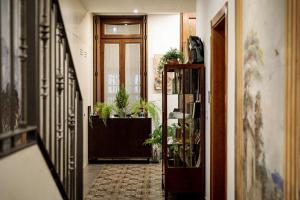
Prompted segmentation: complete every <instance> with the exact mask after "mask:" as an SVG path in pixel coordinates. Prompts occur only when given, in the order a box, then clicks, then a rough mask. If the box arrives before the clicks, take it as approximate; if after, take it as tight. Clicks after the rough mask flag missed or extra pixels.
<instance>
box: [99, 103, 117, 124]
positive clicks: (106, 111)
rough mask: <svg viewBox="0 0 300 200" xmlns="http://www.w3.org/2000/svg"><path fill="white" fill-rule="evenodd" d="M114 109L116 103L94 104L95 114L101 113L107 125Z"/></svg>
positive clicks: (100, 116) (100, 115)
mask: <svg viewBox="0 0 300 200" xmlns="http://www.w3.org/2000/svg"><path fill="white" fill-rule="evenodd" d="M113 110H114V105H112V104H107V103H101V102H97V103H96V105H95V106H94V115H99V118H101V119H102V121H103V123H104V125H105V126H106V125H107V119H108V118H110V115H111V113H112V112H113Z"/></svg>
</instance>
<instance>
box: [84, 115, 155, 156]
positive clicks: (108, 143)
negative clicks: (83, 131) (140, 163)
mask: <svg viewBox="0 0 300 200" xmlns="http://www.w3.org/2000/svg"><path fill="white" fill-rule="evenodd" d="M90 123H91V124H90V125H89V138H88V154H89V155H88V158H89V161H93V160H97V159H127V158H145V159H149V158H151V157H152V147H151V146H150V145H144V144H143V143H144V142H145V140H146V139H147V138H149V136H150V134H151V118H111V119H107V125H106V126H105V125H104V123H103V121H102V119H100V118H99V117H98V116H92V117H91V122H90Z"/></svg>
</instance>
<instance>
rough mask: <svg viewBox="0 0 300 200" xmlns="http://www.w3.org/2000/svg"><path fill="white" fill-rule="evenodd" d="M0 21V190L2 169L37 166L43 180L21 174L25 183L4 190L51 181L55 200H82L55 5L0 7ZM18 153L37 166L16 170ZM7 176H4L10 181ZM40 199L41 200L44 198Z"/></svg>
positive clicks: (49, 1)
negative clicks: (27, 179)
mask: <svg viewBox="0 0 300 200" xmlns="http://www.w3.org/2000/svg"><path fill="white" fill-rule="evenodd" d="M0 21H1V31H0V36H1V41H0V46H1V49H0V52H1V57H0V64H1V65H0V91H1V96H0V122H1V123H0V186H1V185H6V186H8V185H9V184H5V183H4V179H2V177H1V176H2V175H3V176H4V175H5V174H6V173H3V172H4V169H6V170H7V169H8V168H2V166H9V165H8V164H7V163H10V162H8V161H9V160H13V161H14V162H11V163H10V165H12V166H11V169H12V170H17V171H18V170H22V167H20V166H21V165H24V166H27V168H26V169H31V168H34V167H35V166H38V165H40V167H39V169H41V170H44V169H43V167H42V166H44V167H46V168H47V171H48V172H49V173H48V175H49V176H48V175H47V173H43V175H44V176H40V177H35V176H36V175H38V174H39V173H38V172H33V171H30V170H27V171H26V170H25V169H24V172H23V174H24V175H27V178H30V177H32V180H31V179H29V180H31V181H30V182H29V183H28V182H24V180H23V179H21V177H22V176H20V180H18V181H16V182H15V183H13V182H10V183H11V184H12V185H11V186H12V187H13V186H14V184H16V185H18V184H22V181H23V182H24V183H23V184H33V185H34V184H38V183H37V180H38V179H36V178H43V179H45V180H44V181H50V180H48V179H49V178H51V181H52V182H53V183H54V185H55V186H56V192H58V193H59V197H58V196H55V197H57V198H58V199H82V198H83V194H82V188H83V185H82V179H83V178H82V169H83V163H82V160H83V152H82V151H83V144H82V141H83V133H82V132H83V127H82V126H83V118H82V117H83V110H82V109H83V108H82V96H81V92H80V88H79V84H78V80H77V76H76V70H75V68H74V64H73V59H72V55H71V51H70V47H69V43H68V39H67V37H66V31H65V28H64V23H63V19H62V16H61V10H60V6H59V3H58V0H1V2H0ZM29 149H31V150H32V149H35V150H34V151H29ZM26 152H27V154H28V152H32V154H31V156H30V154H29V155H27V154H26V155H27V157H28V161H30V160H32V159H31V158H32V156H33V155H34V156H33V157H36V158H38V157H42V158H43V162H44V164H42V162H40V163H34V162H33V163H24V162H26V160H24V159H22V158H23V157H26V156H22V155H23V154H24V153H26ZM7 159H8V160H7ZM33 160H34V159H33ZM3 163H6V164H4V165H1V164H3ZM13 163H15V164H13ZM22 163H23V164H22ZM16 165H18V166H16ZM28 165H29V166H28ZM30 165H31V167H30ZM44 171H45V170H44ZM1 172H2V173H1ZM12 172H13V171H10V170H8V171H7V173H11V175H12V176H14V174H16V175H15V176H17V174H18V172H16V173H14V172H13V173H12ZM21 174H22V173H21ZM12 178H13V179H17V178H18V177H12ZM51 181H50V182H51ZM50 185H51V184H49V187H50ZM44 189H45V188H44ZM48 189H49V188H48ZM52 189H53V188H52ZM41 190H42V189H41ZM0 191H1V190H0ZM7 191H9V190H6V193H7ZM16 193H18V191H15V193H14V194H11V195H12V196H11V197H12V198H11V199H24V198H22V192H21V191H20V196H19V198H18V196H17V197H16ZM2 194H3V195H4V193H2V191H1V192H0V199H2V196H1V195H2ZM6 195H10V194H6ZM24 195H25V194H24ZM44 195H45V198H43V199H49V198H46V197H47V195H52V193H51V194H47V193H45V194H44ZM5 197H6V198H5V199H7V196H5ZM13 197H14V198H13ZM23 197H24V196H23ZM33 197H34V196H33ZM51 197H52V196H51ZM9 199H10V198H9ZM31 199H32V198H31ZM33 199H40V198H38V195H37V196H36V198H33ZM50 199H51V198H50ZM52 199H56V198H52Z"/></svg>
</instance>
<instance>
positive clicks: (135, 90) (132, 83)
mask: <svg viewBox="0 0 300 200" xmlns="http://www.w3.org/2000/svg"><path fill="white" fill-rule="evenodd" d="M140 50H141V49H140V44H139V43H130V44H126V48H125V69H126V70H125V86H126V90H127V92H128V94H129V104H132V103H133V102H134V101H136V100H139V98H140V88H141V78H140V68H141V67H140V66H141V58H140V55H141V54H140Z"/></svg>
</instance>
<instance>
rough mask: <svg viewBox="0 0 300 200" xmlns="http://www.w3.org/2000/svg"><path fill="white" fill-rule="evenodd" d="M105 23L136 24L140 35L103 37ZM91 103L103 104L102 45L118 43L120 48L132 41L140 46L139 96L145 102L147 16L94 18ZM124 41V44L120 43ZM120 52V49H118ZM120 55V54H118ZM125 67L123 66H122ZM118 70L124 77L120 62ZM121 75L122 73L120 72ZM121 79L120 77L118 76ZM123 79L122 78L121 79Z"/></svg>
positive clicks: (123, 69) (146, 94)
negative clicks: (138, 25)
mask: <svg viewBox="0 0 300 200" xmlns="http://www.w3.org/2000/svg"><path fill="white" fill-rule="evenodd" d="M105 23H108V24H110V23H114V24H132V23H138V24H140V27H141V33H140V34H132V35H105V34H104V31H103V27H104V24H105ZM93 35H94V42H93V55H94V58H93V103H94V104H95V103H96V102H98V101H100V102H104V59H103V55H104V51H103V47H102V46H103V44H104V43H105V42H107V43H117V42H116V41H119V44H120V48H121V45H125V44H126V43H132V42H134V41H138V40H139V41H140V44H141V51H140V52H141V69H140V74H141V88H140V94H141V97H142V98H143V99H145V100H147V96H148V93H147V91H148V90H147V86H148V85H147V16H146V15H138V16H102V15H101V16H100V15H97V16H94V25H93ZM121 40H124V41H125V42H120V41H121ZM120 50H121V49H120ZM120 54H121V52H120ZM122 54H124V55H120V56H125V50H123V52H122ZM124 65H125V64H124ZM120 70H122V71H123V72H124V73H123V74H124V76H125V66H122V63H121V61H120ZM120 72H121V71H120ZM121 73H122V72H121ZM120 77H121V76H120ZM123 78H124V77H123ZM124 82H125V78H124Z"/></svg>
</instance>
